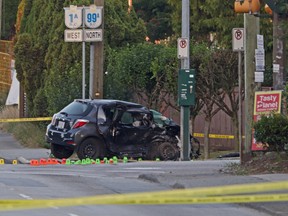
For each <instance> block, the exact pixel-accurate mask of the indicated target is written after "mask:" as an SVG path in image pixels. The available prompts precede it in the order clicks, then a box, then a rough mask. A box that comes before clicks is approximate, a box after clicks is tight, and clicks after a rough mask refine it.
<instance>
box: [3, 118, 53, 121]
mask: <svg viewBox="0 0 288 216" xmlns="http://www.w3.org/2000/svg"><path fill="white" fill-rule="evenodd" d="M51 119H52V118H51V117H41V118H15V119H0V122H30V121H50V120H51Z"/></svg>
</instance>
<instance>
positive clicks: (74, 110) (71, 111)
mask: <svg viewBox="0 0 288 216" xmlns="http://www.w3.org/2000/svg"><path fill="white" fill-rule="evenodd" d="M88 109H89V105H88V104H87V103H81V102H78V101H74V102H72V103H70V104H69V105H67V106H66V107H64V108H63V109H62V110H61V111H60V112H63V113H67V114H68V115H81V114H84V113H85V112H86V111H88Z"/></svg>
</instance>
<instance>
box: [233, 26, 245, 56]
mask: <svg viewBox="0 0 288 216" xmlns="http://www.w3.org/2000/svg"><path fill="white" fill-rule="evenodd" d="M244 34H245V31H244V28H233V30H232V38H233V41H232V46H233V51H244V36H245V35H244Z"/></svg>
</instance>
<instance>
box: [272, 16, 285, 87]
mask: <svg viewBox="0 0 288 216" xmlns="http://www.w3.org/2000/svg"><path fill="white" fill-rule="evenodd" d="M281 21H282V18H281V17H280V16H279V14H278V13H277V12H276V11H274V12H273V89H274V90H283V89H284V86H285V82H286V72H285V40H284V39H283V37H284V32H283V29H282V27H281V24H282V23H281Z"/></svg>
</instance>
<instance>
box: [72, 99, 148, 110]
mask: <svg viewBox="0 0 288 216" xmlns="http://www.w3.org/2000/svg"><path fill="white" fill-rule="evenodd" d="M74 101H78V102H84V103H91V104H95V105H113V104H119V105H125V106H129V107H138V108H142V107H143V108H145V106H143V105H141V104H137V103H133V102H129V101H122V100H113V99H75V100H74Z"/></svg>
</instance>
